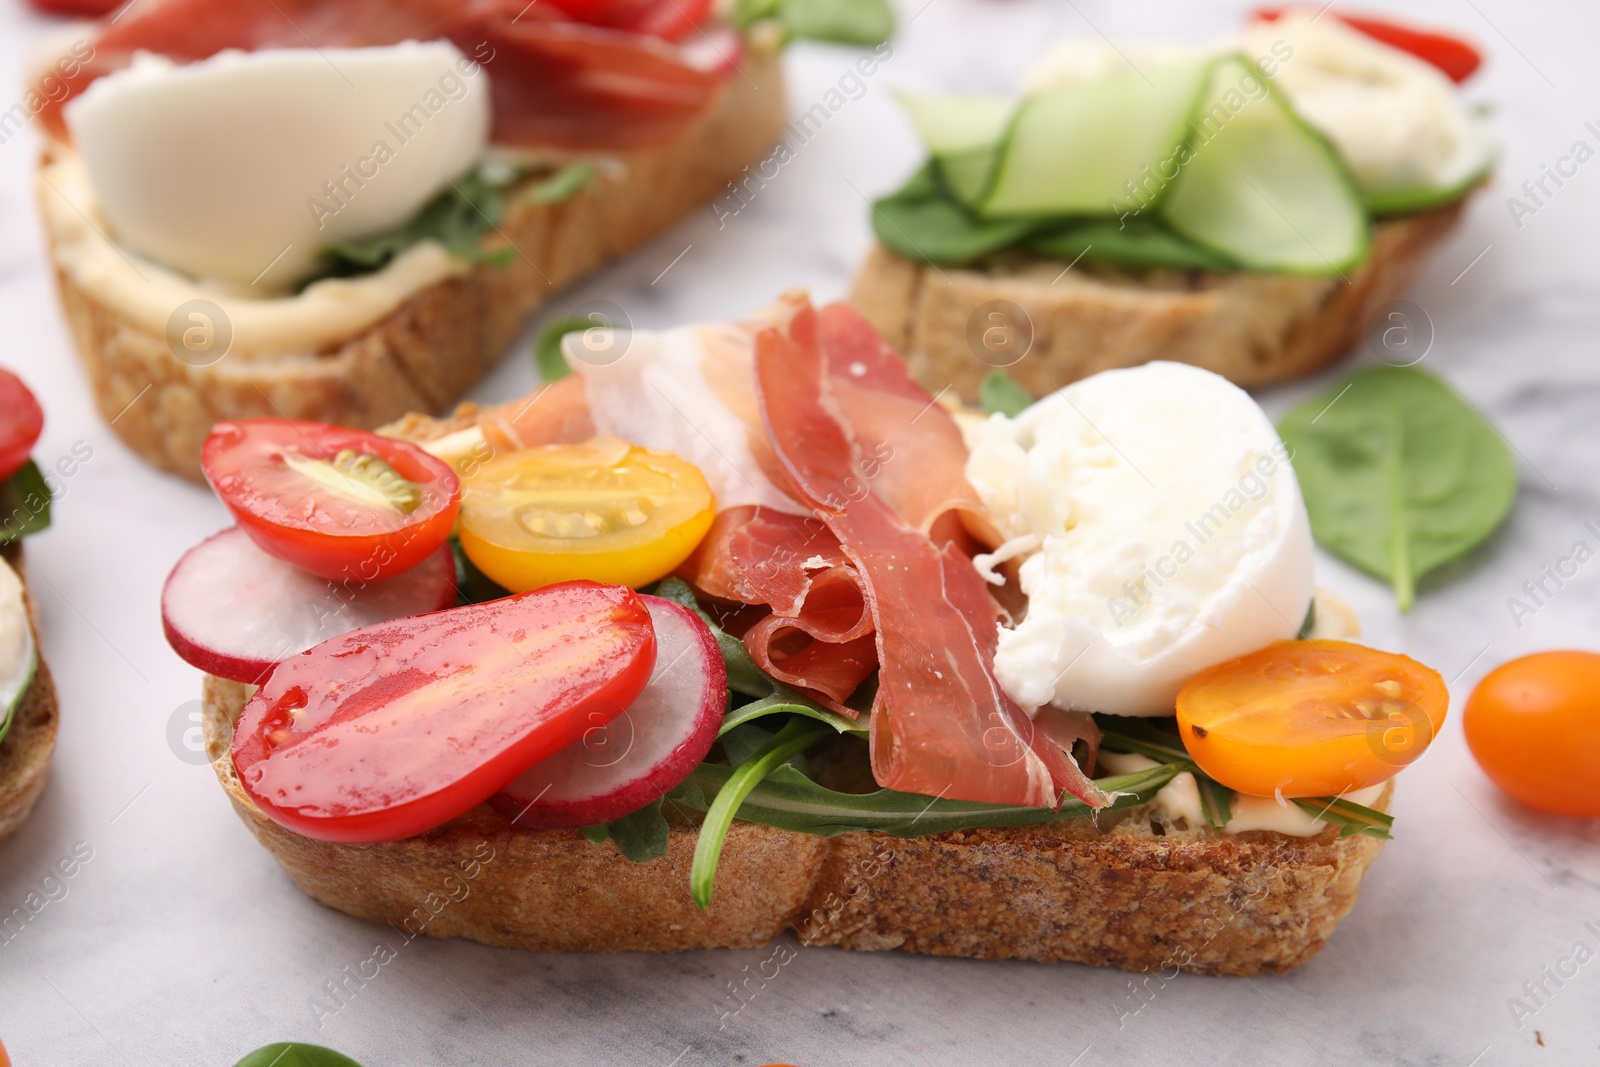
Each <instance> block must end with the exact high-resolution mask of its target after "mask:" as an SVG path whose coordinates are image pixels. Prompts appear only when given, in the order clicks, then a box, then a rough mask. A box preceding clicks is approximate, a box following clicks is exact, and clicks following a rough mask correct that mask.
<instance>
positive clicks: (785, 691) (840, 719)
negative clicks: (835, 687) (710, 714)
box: [717, 685, 867, 737]
mask: <svg viewBox="0 0 1600 1067" xmlns="http://www.w3.org/2000/svg"><path fill="white" fill-rule="evenodd" d="M773 689H774V692H773V694H772V695H771V696H769V697H762V698H761V699H759V700H752V701H751V702H750V703H748V704H743V705H740V706H739V707H737V708H734V709H733V710H732V711H730V712H728V714H727V715H726V716H725V717H724V718H723V720H722V726H721V728H720V729H719V730H718V731H717V736H718V737H721V736H722V735H723V734H726V733H727V732H728V731H730V730H733V729H735V728H736V727H739V726H744V725H746V724H748V723H751V722H754V721H756V720H757V719H762V718H766V717H768V716H771V715H804V716H805V717H806V718H808V719H815V720H816V721H817V722H820V723H825V724H826V725H828V726H831V727H833V728H834V729H835V730H836V731H838V732H839V733H841V734H856V735H858V736H861V737H865V736H867V723H866V720H864V719H863V720H860V721H858V720H855V719H847V718H845V717H844V716H843V715H840V714H839V713H838V712H836V711H831V710H829V709H828V708H825V707H823V706H822V705H821V704H818V703H817V702H816V701H814V700H811V699H809V698H807V697H805V696H802V695H801V694H799V693H797V692H795V691H794V690H793V689H790V688H789V687H788V686H785V685H774V686H773Z"/></svg>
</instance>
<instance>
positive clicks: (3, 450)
mask: <svg viewBox="0 0 1600 1067" xmlns="http://www.w3.org/2000/svg"><path fill="white" fill-rule="evenodd" d="M43 430H44V411H43V410H41V409H40V407H39V401H37V400H35V399H34V397H33V394H32V393H31V392H29V391H28V387H27V386H26V385H23V384H22V379H20V378H18V377H17V376H16V375H15V374H12V373H11V372H10V371H8V370H0V482H3V481H5V480H6V479H7V478H9V477H11V476H12V475H13V474H15V473H17V471H19V470H21V469H22V465H23V464H24V463H26V462H28V453H30V452H32V451H33V446H34V445H35V444H37V443H38V441H39V434H40V433H41V432H42V431H43Z"/></svg>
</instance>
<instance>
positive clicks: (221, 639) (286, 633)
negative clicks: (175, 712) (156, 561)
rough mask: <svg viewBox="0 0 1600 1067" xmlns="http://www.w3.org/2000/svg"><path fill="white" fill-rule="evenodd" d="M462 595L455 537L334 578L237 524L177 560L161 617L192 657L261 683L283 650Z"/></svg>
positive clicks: (222, 674)
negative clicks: (370, 575) (422, 552)
mask: <svg viewBox="0 0 1600 1067" xmlns="http://www.w3.org/2000/svg"><path fill="white" fill-rule="evenodd" d="M455 603H456V563H455V557H454V556H453V555H451V552H450V546H449V545H448V544H446V545H443V546H441V547H440V548H439V550H438V551H437V552H435V553H434V554H433V555H431V556H429V557H428V558H427V559H425V560H423V561H422V562H421V563H420V564H418V565H417V566H416V567H413V568H412V569H411V570H409V571H406V572H405V573H404V574H398V575H396V576H394V577H393V578H385V579H383V580H382V581H377V582H365V583H363V582H362V581H361V580H360V579H350V580H347V581H344V582H330V581H328V580H327V579H325V578H318V577H317V576H316V575H314V574H308V573H306V572H305V571H302V570H299V569H298V568H296V567H292V566H290V565H289V564H287V563H284V562H283V561H281V560H278V559H274V558H273V557H271V556H269V555H267V554H266V553H265V552H263V551H261V549H259V548H257V547H256V544H255V542H254V541H252V540H250V538H249V537H248V536H247V535H246V534H245V532H244V531H243V530H241V529H239V528H238V527H237V526H234V527H230V528H229V529H226V530H223V531H222V532H221V533H219V534H216V535H215V536H213V537H210V538H208V539H206V540H205V541H202V542H201V543H200V544H198V545H196V546H195V547H194V548H191V549H190V550H189V551H188V552H186V553H184V556H183V558H182V559H180V560H178V565H177V566H176V567H174V568H172V573H171V574H170V575H168V576H167V584H166V587H165V588H163V589H162V591H161V625H162V628H163V629H164V630H165V631H166V634H167V643H168V644H170V645H171V646H172V649H173V651H174V652H176V653H177V654H178V655H179V656H182V657H183V659H184V660H185V661H186V662H188V663H189V664H191V665H193V666H195V667H199V668H200V669H201V670H203V671H206V672H208V673H210V674H214V675H216V676H217V677H219V678H228V679H230V680H232V681H235V682H252V683H259V682H261V680H262V679H263V678H264V677H265V676H266V674H267V673H268V672H269V671H271V670H272V668H273V667H274V666H276V665H277V664H278V662H279V661H280V660H283V659H285V658H287V657H289V656H293V655H296V654H298V653H300V652H304V651H305V650H306V649H308V648H311V647H312V646H314V645H319V644H321V643H322V642H324V641H326V640H328V639H329V638H331V637H337V636H339V635H340V634H342V633H348V632H349V631H351V630H355V629H359V628H361V627H363V626H371V625H373V624H375V623H380V622H388V621H389V620H390V619H402V618H406V617H408V616H411V615H422V614H425V613H427V612H430V611H439V610H441V609H443V608H449V607H454V606H455Z"/></svg>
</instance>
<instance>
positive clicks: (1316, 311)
mask: <svg viewBox="0 0 1600 1067" xmlns="http://www.w3.org/2000/svg"><path fill="white" fill-rule="evenodd" d="M1464 204H1465V200H1458V201H1456V202H1455V203H1453V204H1450V205H1447V206H1445V207H1442V208H1438V209H1436V210H1433V211H1428V212H1424V213H1422V214H1418V215H1411V216H1407V217H1404V218H1398V219H1392V220H1389V221H1385V222H1381V223H1379V224H1378V225H1377V227H1376V231H1375V232H1374V234H1373V243H1372V254H1371V255H1370V256H1368V258H1367V259H1366V261H1365V262H1363V263H1362V264H1361V265H1360V266H1359V267H1357V268H1355V269H1354V270H1352V271H1350V272H1348V276H1347V277H1334V278H1311V277H1297V276H1294V275H1288V274H1263V273H1249V272H1241V273H1214V272H1206V271H1173V270H1156V271H1143V272H1138V273H1128V272H1123V271H1116V270H1111V269H1104V268H1091V267H1089V266H1088V265H1087V264H1082V263H1080V264H1078V265H1076V266H1074V267H1072V269H1070V270H1063V268H1064V267H1066V266H1067V264H1065V263H1063V262H1059V261H1056V260H1045V259H1038V258H1029V257H1022V256H1018V255H1014V254H1002V255H996V256H993V257H990V259H988V260H986V261H983V262H982V263H980V264H978V265H976V266H973V267H968V268H940V267H931V266H928V265H926V264H922V263H913V262H911V261H910V260H906V259H902V258H901V257H900V256H898V255H896V254H895V253H893V252H891V251H889V250H888V249H887V248H885V247H884V246H883V245H881V244H880V245H876V246H874V247H873V249H872V252H871V253H870V254H869V255H868V256H867V260H866V262H865V263H864V264H863V265H862V267H861V270H860V272H859V273H858V274H857V275H856V279H855V282H854V285H853V287H852V290H851V293H850V301H851V303H852V304H854V305H855V306H856V308H857V310H859V311H860V312H861V313H862V314H863V315H864V316H866V318H867V320H868V321H869V322H871V323H872V324H873V326H875V327H877V329H878V332H879V333H881V334H883V336H884V339H885V340H887V341H888V342H889V344H890V345H892V346H893V347H894V348H895V349H897V350H898V351H900V352H901V353H902V354H904V355H905V357H906V360H907V362H908V363H909V364H910V367H911V372H912V375H913V376H914V377H915V378H916V379H917V380H918V381H919V382H921V383H922V385H923V386H924V387H926V388H927V389H928V390H929V391H930V392H938V391H939V390H942V389H946V388H949V389H950V390H951V391H952V392H953V393H954V394H955V395H957V396H959V397H960V398H961V399H962V400H964V401H966V402H967V403H969V404H970V403H975V402H976V401H977V399H978V386H979V384H980V383H981V382H982V381H983V379H984V376H985V375H987V374H988V373H989V372H990V371H991V370H993V369H994V368H995V366H996V365H997V363H1000V362H1003V361H1004V360H1003V359H1001V360H996V359H994V358H992V357H991V359H990V360H988V361H985V359H983V358H981V357H980V355H979V353H978V351H977V350H978V349H979V348H982V344H981V342H978V343H975V342H974V341H972V340H970V338H972V337H979V338H981V337H982V335H983V330H984V328H985V327H986V326H988V325H990V323H989V321H987V320H986V321H985V322H983V323H978V324H977V326H976V329H974V324H975V318H983V317H984V316H981V315H979V314H978V313H979V310H980V308H982V306H983V305H984V304H986V303H989V302H990V301H996V300H999V301H1008V302H1010V303H1012V304H1015V305H1016V306H1018V307H1020V308H1021V309H1022V310H1023V311H1024V312H1025V313H1026V315H1027V317H1028V319H1029V320H1031V328H1032V331H1033V341H1032V346H1031V348H1029V349H1028V350H1027V354H1026V355H1024V356H1022V357H1021V358H1020V359H1019V360H1018V362H1016V363H1014V364H1011V365H1008V366H1005V368H1004V369H1005V370H1006V372H1007V373H1008V374H1010V375H1011V376H1012V377H1013V378H1014V379H1016V381H1017V382H1018V384H1020V385H1021V386H1022V387H1023V388H1025V389H1027V390H1028V392H1029V393H1030V394H1032V395H1033V396H1035V397H1040V396H1044V395H1046V394H1048V393H1051V392H1054V391H1055V390H1056V389H1059V388H1061V387H1062V386H1063V385H1066V384H1068V383H1069V382H1074V381H1077V380H1078V379H1079V378H1084V377H1087V376H1088V375H1090V374H1094V373H1096V372H1098V371H1102V370H1107V369H1109V368H1113V367H1132V366H1136V365H1138V364H1141V363H1148V362H1150V361H1151V360H1156V359H1165V360H1174V361H1177V362H1180V363H1192V364H1194V365H1196V366H1199V367H1204V368H1206V369H1207V370H1211V371H1215V372H1216V373H1218V374H1221V375H1222V376H1224V377H1225V378H1228V379H1230V380H1231V381H1234V382H1236V383H1238V384H1239V385H1243V386H1259V385H1268V384H1270V383H1273V382H1280V381H1286V380H1288V379H1290V378H1297V377H1300V376H1302V375H1306V374H1310V373H1312V372H1313V371H1316V370H1318V369H1320V368H1322V367H1323V366H1325V365H1327V364H1328V363H1331V362H1332V361H1333V360H1335V359H1337V358H1338V357H1339V356H1341V355H1343V354H1344V353H1345V352H1346V351H1347V350H1348V349H1349V348H1350V347H1351V346H1352V345H1354V344H1355V343H1356V342H1357V341H1358V340H1360V338H1361V336H1362V333H1363V331H1365V329H1366V328H1367V325H1368V322H1369V320H1370V319H1371V317H1372V315H1373V313H1374V312H1375V311H1376V310H1377V309H1378V308H1379V307H1381V306H1382V305H1383V304H1384V303H1386V302H1387V301H1390V300H1394V299H1396V298H1398V297H1400V296H1401V295H1402V294H1403V293H1405V291H1406V290H1407V289H1408V288H1410V286H1411V282H1412V280H1413V279H1414V278H1415V277H1416V275H1417V272H1418V271H1419V270H1421V269H1422V265H1423V263H1424V262H1425V261H1426V259H1427V257H1428V255H1429V253H1430V252H1432V251H1433V249H1434V248H1436V247H1437V246H1438V245H1439V244H1440V243H1441V242H1442V241H1444V239H1445V238H1446V237H1448V236H1449V235H1450V233H1451V232H1452V231H1453V230H1454V229H1455V228H1456V226H1457V224H1458V223H1459V222H1460V219H1461V214H1462V209H1463V205H1464ZM997 337H998V335H997ZM1011 351H1014V345H1010V344H1008V348H1007V351H1006V353H1004V354H1005V355H1009V353H1010V352H1011Z"/></svg>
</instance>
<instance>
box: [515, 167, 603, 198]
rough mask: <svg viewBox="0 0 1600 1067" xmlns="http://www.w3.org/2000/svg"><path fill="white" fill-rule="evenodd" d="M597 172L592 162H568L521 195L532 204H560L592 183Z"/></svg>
mask: <svg viewBox="0 0 1600 1067" xmlns="http://www.w3.org/2000/svg"><path fill="white" fill-rule="evenodd" d="M599 173H600V172H599V171H598V170H596V169H595V165H594V164H593V163H587V162H584V161H583V160H579V161H578V162H576V163H568V164H567V165H566V166H564V167H562V168H561V169H560V170H558V171H556V172H555V173H554V174H552V175H550V177H548V178H546V179H545V180H544V181H542V182H540V183H539V184H538V185H535V186H532V187H531V188H529V189H528V191H527V192H525V193H523V194H522V196H523V198H524V199H526V200H527V201H528V202H529V203H532V204H560V203H563V202H564V201H567V200H571V199H572V198H573V197H575V196H577V195H578V194H579V193H581V192H583V191H584V190H585V189H587V188H589V186H591V185H593V184H594V180H595V178H596V177H597V176H598V175H599Z"/></svg>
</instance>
